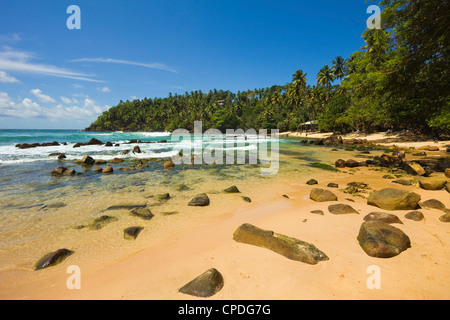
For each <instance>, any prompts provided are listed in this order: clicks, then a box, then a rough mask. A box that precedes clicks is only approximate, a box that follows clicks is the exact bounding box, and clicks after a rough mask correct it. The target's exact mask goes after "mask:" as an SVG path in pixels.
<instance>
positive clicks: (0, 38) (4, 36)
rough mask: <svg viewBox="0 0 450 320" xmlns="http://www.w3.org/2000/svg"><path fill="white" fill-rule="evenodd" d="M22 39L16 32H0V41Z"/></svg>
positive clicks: (11, 41) (17, 40)
mask: <svg viewBox="0 0 450 320" xmlns="http://www.w3.org/2000/svg"><path fill="white" fill-rule="evenodd" d="M20 40H22V38H21V37H20V35H19V34H18V33H12V34H0V42H10V43H13V42H19V41H20Z"/></svg>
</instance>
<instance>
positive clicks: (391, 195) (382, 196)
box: [367, 188, 421, 210]
mask: <svg viewBox="0 0 450 320" xmlns="http://www.w3.org/2000/svg"><path fill="white" fill-rule="evenodd" d="M420 199H421V197H420V195H419V194H417V193H415V192H410V191H405V190H400V189H394V188H386V189H381V190H379V191H374V192H372V193H371V194H370V195H369V198H368V199H367V204H368V205H372V206H375V207H379V208H381V209H384V210H415V209H417V208H418V207H419V201H420Z"/></svg>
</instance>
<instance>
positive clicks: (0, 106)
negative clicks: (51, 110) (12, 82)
mask: <svg viewBox="0 0 450 320" xmlns="http://www.w3.org/2000/svg"><path fill="white" fill-rule="evenodd" d="M45 113H46V112H45V109H43V108H41V106H39V104H37V103H36V102H33V101H31V99H28V98H25V99H23V100H22V101H20V102H19V103H15V102H14V101H13V100H12V99H11V98H10V97H9V95H8V93H6V92H1V91H0V116H1V117H14V118H37V117H43V116H45Z"/></svg>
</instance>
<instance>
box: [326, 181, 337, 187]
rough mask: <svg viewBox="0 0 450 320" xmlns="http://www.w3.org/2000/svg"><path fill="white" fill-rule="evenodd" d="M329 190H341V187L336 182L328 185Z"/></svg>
mask: <svg viewBox="0 0 450 320" xmlns="http://www.w3.org/2000/svg"><path fill="white" fill-rule="evenodd" d="M327 187H328V188H339V185H338V184H337V183H334V182H330V183H329V184H327Z"/></svg>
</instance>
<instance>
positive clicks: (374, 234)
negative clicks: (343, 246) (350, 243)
mask: <svg viewBox="0 0 450 320" xmlns="http://www.w3.org/2000/svg"><path fill="white" fill-rule="evenodd" d="M357 239H358V242H359V245H360V246H361V248H362V249H363V250H364V252H365V253H367V254H368V255H369V256H371V257H376V258H390V257H394V256H396V255H398V254H400V253H401V252H403V251H405V250H406V249H408V248H410V247H411V241H410V239H409V237H408V236H407V235H406V234H405V233H404V232H403V231H402V230H400V229H398V228H396V227H393V226H391V225H390V224H387V223H384V222H380V221H369V222H364V223H363V224H362V225H361V228H360V230H359V234H358V237H357Z"/></svg>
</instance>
